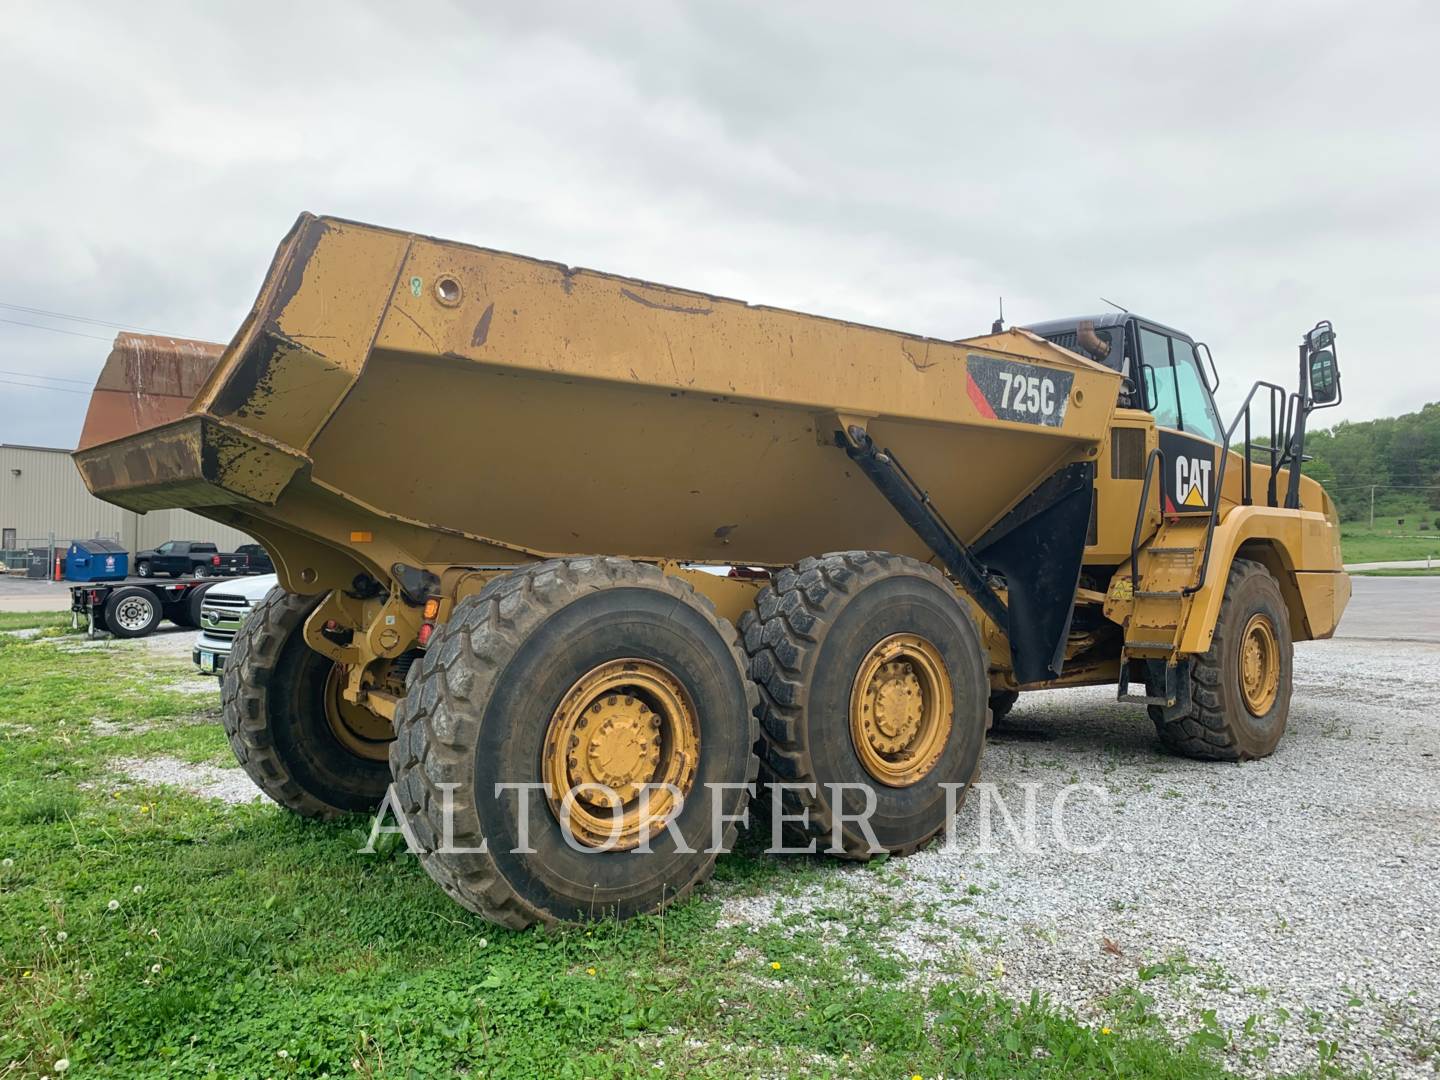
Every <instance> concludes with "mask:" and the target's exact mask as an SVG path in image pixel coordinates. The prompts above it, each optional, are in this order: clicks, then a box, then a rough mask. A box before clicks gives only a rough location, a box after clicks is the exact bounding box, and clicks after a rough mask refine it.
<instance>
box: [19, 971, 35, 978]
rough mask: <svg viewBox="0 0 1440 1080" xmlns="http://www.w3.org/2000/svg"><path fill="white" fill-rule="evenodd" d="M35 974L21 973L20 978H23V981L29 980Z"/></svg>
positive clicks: (29, 972)
mask: <svg viewBox="0 0 1440 1080" xmlns="http://www.w3.org/2000/svg"><path fill="white" fill-rule="evenodd" d="M34 974H35V973H34V972H33V971H26V972H23V973H21V975H20V977H21V978H22V979H28V978H30V976H31V975H34Z"/></svg>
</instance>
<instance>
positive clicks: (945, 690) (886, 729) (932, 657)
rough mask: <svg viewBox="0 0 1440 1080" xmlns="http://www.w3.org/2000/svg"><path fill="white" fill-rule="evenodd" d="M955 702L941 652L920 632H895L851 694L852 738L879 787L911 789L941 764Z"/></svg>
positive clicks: (871, 657) (865, 664)
mask: <svg viewBox="0 0 1440 1080" xmlns="http://www.w3.org/2000/svg"><path fill="white" fill-rule="evenodd" d="M952 715H953V698H952V691H951V686H950V673H949V672H948V671H947V670H946V667H945V661H944V660H943V659H942V658H941V656H940V652H939V650H938V649H936V648H935V646H934V645H932V644H931V643H930V642H929V641H926V640H925V639H924V638H922V637H920V636H919V635H918V634H895V635H892V636H891V637H887V638H885V639H884V640H883V641H880V642H879V643H878V644H876V645H875V646H874V647H873V648H872V649H871V650H870V651H869V652H868V653H867V654H866V655H865V658H864V659H863V660H862V661H861V663H860V668H859V670H858V672H857V673H856V676H855V682H854V685H853V687H852V689H851V692H850V738H851V742H852V743H853V744H854V746H855V752H856V755H857V756H858V757H859V759H860V764H861V765H862V766H864V768H865V771H866V772H868V773H869V774H870V775H871V776H872V777H874V778H875V779H876V780H878V781H880V783H882V784H885V785H887V786H889V787H909V786H910V785H911V784H914V783H916V782H917V781H919V780H920V779H921V778H923V777H924V776H925V775H926V774H928V773H929V772H930V770H931V769H933V768H934V767H935V764H936V762H938V761H939V760H940V755H941V753H943V752H944V750H945V745H946V743H947V742H948V741H949V738H950V725H951V720H952Z"/></svg>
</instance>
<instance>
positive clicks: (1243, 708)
mask: <svg viewBox="0 0 1440 1080" xmlns="http://www.w3.org/2000/svg"><path fill="white" fill-rule="evenodd" d="M1294 653H1295V649H1294V644H1293V642H1292V641H1291V637H1290V613H1289V610H1288V609H1287V608H1286V606H1285V598H1284V597H1283V596H1282V595H1281V594H1280V585H1279V583H1278V582H1277V581H1276V580H1275V579H1274V578H1273V577H1271V576H1270V572H1269V571H1268V570H1266V569H1265V567H1264V566H1263V565H1262V564H1261V563H1258V562H1252V561H1251V560H1249V559H1236V560H1235V561H1234V562H1233V563H1232V564H1231V567H1230V576H1229V578H1228V579H1227V580H1226V582H1225V596H1224V599H1223V600H1222V601H1221V604H1220V617H1219V619H1218V620H1217V621H1216V624H1215V634H1214V637H1213V638H1212V639H1211V642H1210V648H1209V649H1208V650H1206V652H1205V653H1204V654H1203V655H1201V656H1197V657H1195V658H1194V660H1193V662H1192V663H1191V673H1190V708H1189V709H1188V710H1187V711H1186V712H1184V713H1183V714H1181V715H1179V716H1176V717H1173V718H1172V719H1170V720H1166V719H1165V714H1164V710H1162V709H1161V708H1160V707H1159V706H1157V705H1152V706H1150V710H1149V711H1150V719H1151V720H1153V721H1154V722H1155V730H1156V733H1157V734H1158V735H1159V736H1160V741H1161V742H1162V743H1163V744H1164V745H1165V747H1166V749H1168V750H1170V751H1172V752H1173V753H1176V754H1180V755H1182V756H1184V757H1190V758H1200V759H1202V760H1206V761H1252V760H1254V759H1256V758H1263V757H1266V756H1268V755H1269V754H1271V753H1272V752H1273V751H1274V750H1275V746H1276V744H1277V743H1279V741H1280V736H1282V735H1283V734H1285V724H1286V721H1287V720H1288V719H1289V716H1290V694H1291V689H1292V687H1291V682H1292V671H1293V665H1294Z"/></svg>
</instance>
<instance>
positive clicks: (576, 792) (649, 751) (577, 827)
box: [541, 659, 700, 851]
mask: <svg viewBox="0 0 1440 1080" xmlns="http://www.w3.org/2000/svg"><path fill="white" fill-rule="evenodd" d="M541 756H542V760H541V772H542V774H543V776H542V778H543V780H544V782H545V785H546V797H547V798H548V799H549V801H550V806H551V809H552V811H554V813H555V815H556V817H557V818H558V819H559V821H560V822H561V824H562V825H565V826H566V827H567V828H569V830H570V832H571V834H572V836H573V837H574V838H575V840H576V841H578V842H579V843H582V844H585V845H586V846H589V847H595V848H606V849H609V850H617V851H624V850H628V849H630V848H634V847H637V846H638V845H640V844H641V843H642V842H644V841H645V840H647V839H648V838H649V837H651V836H653V835H654V834H655V833H656V832H658V831H659V830H660V829H662V828H664V826H665V823H666V821H668V820H669V817H670V815H671V814H672V813H673V812H674V811H675V810H676V809H677V808H678V806H679V800H677V798H676V794H675V792H676V791H678V792H679V795H680V798H681V799H683V798H684V797H685V796H688V795H689V793H690V789H691V787H692V786H693V784H694V781H695V769H696V766H697V764H698V763H699V760H700V730H699V725H698V723H697V722H696V718H695V710H694V708H693V707H692V706H691V704H690V699H689V695H688V694H687V693H686V692H685V689H684V687H683V686H682V685H681V684H680V682H679V680H677V679H676V678H675V677H674V676H673V675H671V674H670V672H669V671H667V670H666V669H665V668H664V667H662V666H660V665H659V664H656V663H653V662H651V661H649V660H636V659H627V660H613V661H610V662H609V663H605V664H601V665H600V666H599V667H596V668H593V669H592V670H590V671H589V672H587V673H586V674H585V675H584V676H582V677H581V678H580V679H579V680H578V681H577V682H576V683H575V685H574V686H572V687H571V688H570V690H569V691H568V692H567V693H566V694H565V696H564V698H562V699H561V702H560V706H559V708H557V709H556V710H555V714H554V716H553V717H552V718H551V720H550V725H549V728H548V729H547V730H546V733H545V742H544V744H543V749H542V751H541ZM672 788H673V789H674V790H671V789H672Z"/></svg>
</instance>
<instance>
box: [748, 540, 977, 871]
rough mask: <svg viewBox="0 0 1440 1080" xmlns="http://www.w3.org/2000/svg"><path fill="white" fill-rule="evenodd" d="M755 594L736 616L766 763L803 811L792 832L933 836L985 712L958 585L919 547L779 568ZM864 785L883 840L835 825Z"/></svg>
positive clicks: (821, 836)
mask: <svg viewBox="0 0 1440 1080" xmlns="http://www.w3.org/2000/svg"><path fill="white" fill-rule="evenodd" d="M755 603H756V606H755V610H754V611H751V612H746V614H745V616H744V618H743V619H742V620H741V623H740V625H741V628H742V630H743V632H744V635H745V648H746V650H747V651H748V652H749V654H750V673H751V677H752V678H753V679H754V680H755V681H756V682H757V683H758V684H759V685H760V692H761V700H762V705H761V713H760V724H761V735H762V740H763V756H762V759H761V772H760V775H761V779H762V780H763V781H766V782H767V783H768V784H770V785H772V797H773V794H774V792H778V793H779V797H780V799H781V803H782V808H783V809H784V811H785V813H786V815H787V816H793V815H797V814H800V813H802V812H803V813H804V814H805V822H804V824H803V825H799V824H792V823H787V825H786V830H787V832H789V833H790V835H791V836H792V837H794V838H795V839H796V840H797V841H799V843H800V844H801V845H807V844H808V842H809V841H811V840H813V841H814V842H815V843H816V845H817V847H819V848H821V849H823V850H827V851H829V852H830V853H831V854H836V855H840V856H842V857H844V858H848V859H860V860H864V859H869V858H871V857H872V856H874V855H878V854H881V853H882V852H888V853H890V854H892V855H906V854H909V853H910V852H912V851H914V850H915V849H916V848H918V847H920V845H922V844H924V843H925V842H926V841H928V840H930V839H931V838H932V837H934V836H935V835H936V834H937V833H939V832H940V831H941V830H942V829H943V828H944V827H945V822H946V815H947V810H948V809H949V808H950V807H951V806H958V805H959V802H960V800H961V799H963V798H964V795H965V793H966V791H968V789H969V785H970V783H971V782H972V781H973V780H974V778H975V776H976V774H977V772H978V771H979V766H980V754H981V751H982V749H983V747H984V743H985V728H986V724H987V721H988V713H987V705H986V703H987V701H988V698H989V693H990V684H989V679H988V677H987V675H986V657H985V651H984V648H983V645H982V643H981V640H980V634H979V631H978V630H977V629H976V626H975V622H974V620H973V619H972V618H971V617H970V613H969V611H968V610H967V609H966V607H965V605H964V603H963V602H962V601H961V600H960V598H959V597H958V596H957V595H956V593H955V589H954V587H953V586H952V585H951V584H950V583H949V582H948V581H947V580H946V579H945V577H944V575H942V574H941V573H940V571H938V570H936V569H935V568H934V567H933V566H928V565H926V564H924V563H921V562H917V561H916V560H914V559H910V558H905V557H902V556H899V555H890V554H887V553H884V552H875V551H847V552H841V553H838V554H831V555H823V556H821V557H820V558H818V559H805V560H803V561H802V562H801V563H800V564H799V565H798V566H796V567H795V568H794V569H793V570H784V571H781V572H780V573H779V574H777V575H776V576H775V578H774V580H773V582H772V584H771V585H769V586H768V587H766V588H765V589H763V590H762V591H761V593H760V595H759V597H757V598H756V602H755ZM778 783H784V784H786V785H795V786H786V787H783V788H779V787H774V785H776V784H778ZM832 785H845V786H844V787H834V786H832ZM866 787H868V789H869V790H870V791H872V792H873V793H874V795H875V810H874V813H873V815H872V816H871V817H870V819H869V821H870V825H871V827H872V828H873V830H874V840H876V841H878V842H879V850H876V849H875V848H874V846H873V845H872V843H871V838H870V837H868V836H867V835H866V833H865V831H864V829H863V828H860V827H859V826H858V825H857V823H855V822H853V821H852V820H846V821H845V822H844V823H843V827H842V828H841V829H839V830H838V833H837V830H836V827H835V822H836V816H837V810H842V809H843V810H844V812H845V813H846V814H847V815H848V814H853V813H855V812H856V810H857V806H856V805H852V803H854V802H857V801H858V796H859V793H860V792H862V791H863V790H864V788H866ZM947 787H948V788H950V789H951V790H955V789H958V791H956V794H955V795H954V796H953V797H952V796H950V795H949V793H948V792H947V790H946V789H947ZM852 795H854V796H856V797H857V798H855V799H852V798H851V796H852ZM952 800H953V801H952ZM861 805H862V806H863V804H861ZM772 810H773V807H772ZM837 848H839V849H840V850H837Z"/></svg>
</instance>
